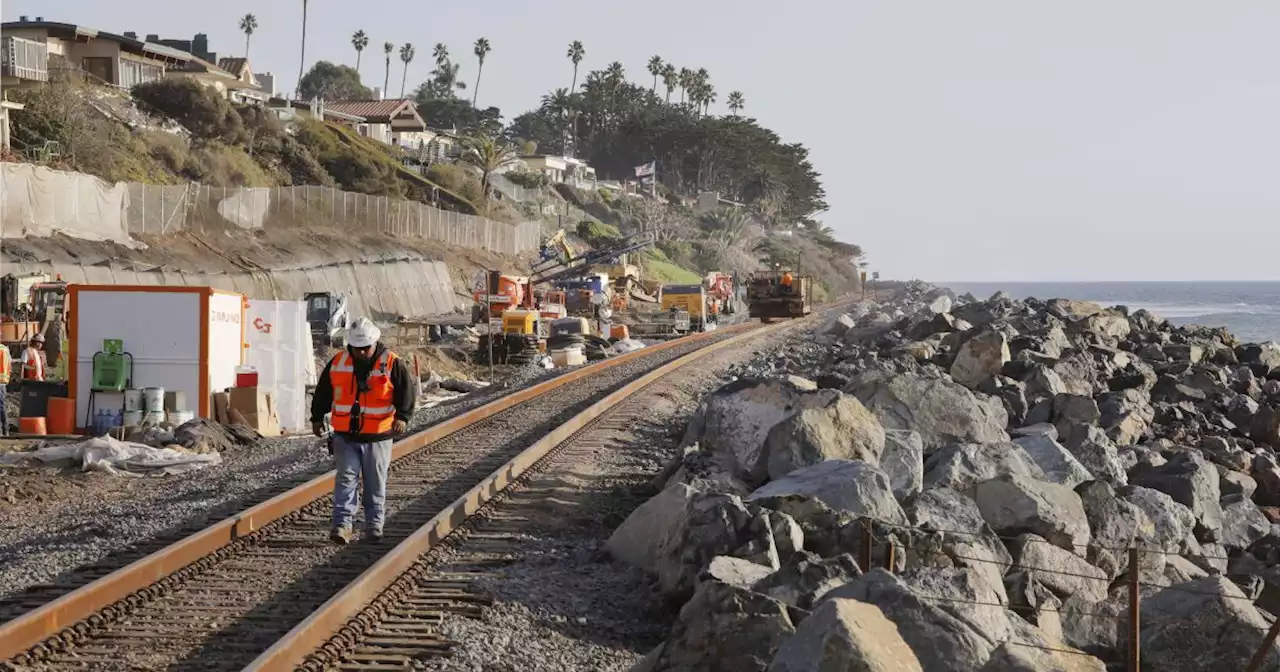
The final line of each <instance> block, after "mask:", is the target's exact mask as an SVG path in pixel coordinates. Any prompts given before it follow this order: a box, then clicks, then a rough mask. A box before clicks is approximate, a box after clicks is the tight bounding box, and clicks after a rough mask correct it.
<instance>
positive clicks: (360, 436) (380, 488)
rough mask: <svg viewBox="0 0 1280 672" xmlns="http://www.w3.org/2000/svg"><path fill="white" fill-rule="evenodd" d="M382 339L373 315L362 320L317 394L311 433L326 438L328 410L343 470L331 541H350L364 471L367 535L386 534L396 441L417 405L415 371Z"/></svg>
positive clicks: (333, 448)
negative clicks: (392, 445) (390, 474)
mask: <svg viewBox="0 0 1280 672" xmlns="http://www.w3.org/2000/svg"><path fill="white" fill-rule="evenodd" d="M381 336H382V332H381V330H379V329H378V327H377V326H375V325H374V324H373V322H370V321H369V319H368V318H364V317H362V318H360V319H358V320H356V322H355V324H353V325H352V326H351V328H350V329H348V330H347V347H346V349H344V350H342V351H341V352H339V353H338V354H336V355H334V356H333V359H331V360H330V361H329V364H328V365H327V366H325V369H324V372H322V373H321V374H320V377H319V378H318V379H317V380H316V391H315V394H314V395H313V396H312V398H311V431H312V433H314V434H315V435H316V436H323V435H324V416H325V414H326V413H329V414H330V416H329V424H331V425H332V426H333V434H332V435H331V436H330V439H329V440H330V451H331V452H332V453H333V459H334V461H335V462H336V463H337V465H336V467H335V469H336V471H337V475H336V476H335V477H334V479H333V528H332V530H331V531H330V533H329V538H330V539H332V540H333V541H335V542H337V543H339V544H347V543H350V542H351V537H352V533H351V519H352V518H353V517H355V513H356V486H357V485H358V484H359V482H360V477H361V475H363V476H364V496H363V498H362V499H363V503H364V521H365V537H366V538H368V539H370V540H372V541H379V540H381V539H382V523H383V518H384V516H385V505H386V500H387V473H388V471H389V470H390V467H391V442H392V440H393V439H394V438H395V437H396V436H399V435H401V434H404V433H405V431H406V430H407V429H408V427H409V419H410V418H412V417H413V411H414V408H415V406H416V405H417V398H416V394H415V391H414V386H413V378H412V377H411V375H410V374H409V368H408V367H407V366H405V364H404V362H403V361H402V360H401V359H400V358H399V357H398V356H396V354H395V353H394V352H392V351H391V350H390V349H388V348H387V346H386V345H383V344H382V343H380V342H379V341H378V339H379V338H380V337H381Z"/></svg>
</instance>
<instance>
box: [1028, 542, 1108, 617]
mask: <svg viewBox="0 0 1280 672" xmlns="http://www.w3.org/2000/svg"><path fill="white" fill-rule="evenodd" d="M1010 550H1011V551H1013V558H1014V562H1016V563H1017V565H1018V566H1019V567H1021V568H1023V571H1025V572H1027V573H1028V574H1029V575H1030V576H1032V577H1033V578H1035V579H1036V580H1037V581H1038V582H1039V583H1041V584H1043V585H1044V586H1046V587H1048V588H1049V590H1051V591H1053V593H1054V594H1055V595H1057V596H1058V597H1060V598H1063V599H1066V598H1068V597H1071V596H1072V595H1081V596H1083V597H1084V598H1085V599H1087V600H1089V601H1091V602H1099V601H1102V600H1105V599H1106V598H1107V589H1108V588H1109V587H1110V584H1111V578H1112V577H1111V576H1110V575H1108V574H1107V572H1104V571H1103V570H1101V569H1098V568H1097V567H1094V566H1093V565H1091V564H1089V563H1088V562H1086V561H1085V559H1084V558H1082V557H1080V556H1078V555H1076V554H1075V553H1072V552H1071V551H1068V550H1065V549H1062V548H1059V547H1057V546H1054V545H1053V544H1050V543H1049V542H1047V541H1045V540H1044V538H1043V537H1040V536H1037V535H1034V534H1024V535H1022V536H1020V537H1018V539H1017V541H1015V542H1013V544H1012V546H1011V547H1010Z"/></svg>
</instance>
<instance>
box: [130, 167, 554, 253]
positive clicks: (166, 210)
mask: <svg viewBox="0 0 1280 672" xmlns="http://www.w3.org/2000/svg"><path fill="white" fill-rule="evenodd" d="M126 189H127V192H128V198H127V199H126V200H125V204H124V217H123V219H124V223H125V229H126V231H127V232H128V233H130V234H165V233H176V232H179V231H193V232H197V233H199V232H209V233H211V232H214V231H226V230H227V229H229V228H239V229H243V230H253V229H261V228H267V227H273V228H274V227H291V228H298V229H306V228H312V227H317V226H325V227H335V228H341V229H344V230H353V231H358V232H360V233H380V234H385V235H390V236H397V237H403V238H410V237H412V238H426V239H430V240H437V241H440V242H442V243H445V244H448V245H453V246H458V247H470V248H475V249H483V250H489V251H491V252H497V253H500V254H511V255H515V254H521V253H524V252H530V251H533V250H535V249H537V247H538V242H539V226H538V224H537V223H536V222H526V223H522V224H515V225H513V224H507V223H504V222H495V221H493V220H490V219H486V218H484V217H477V216H473V215H466V214H462V213H457V212H449V211H446V210H440V209H438V208H434V207H432V206H430V205H426V204H424V203H418V202H416V201H406V200H402V199H395V198H388V197H386V196H370V195H368V194H357V193H351V192H346V191H341V190H339V189H331V188H328V187H314V186H304V187H272V188H256V189H255V188H238V187H209V186H205V185H201V184H187V185H175V186H164V185H152V184H138V183H128V184H127V185H126Z"/></svg>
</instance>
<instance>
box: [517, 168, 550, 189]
mask: <svg viewBox="0 0 1280 672" xmlns="http://www.w3.org/2000/svg"><path fill="white" fill-rule="evenodd" d="M506 177H507V179H508V180H511V181H512V182H513V183H515V184H517V185H519V186H521V187H524V188H525V189H545V188H546V187H548V186H550V184H551V178H549V177H547V175H546V174H545V173H538V172H534V171H532V170H513V171H511V172H509V173H506Z"/></svg>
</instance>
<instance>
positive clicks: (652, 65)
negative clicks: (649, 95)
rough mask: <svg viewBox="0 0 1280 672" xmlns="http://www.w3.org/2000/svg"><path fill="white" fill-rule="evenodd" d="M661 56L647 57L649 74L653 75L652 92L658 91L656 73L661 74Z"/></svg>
mask: <svg viewBox="0 0 1280 672" xmlns="http://www.w3.org/2000/svg"><path fill="white" fill-rule="evenodd" d="M662 65H663V64H662V57H661V56H652V57H650V58H649V74H651V75H653V92H654V93H657V92H658V75H661V74H662Z"/></svg>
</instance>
